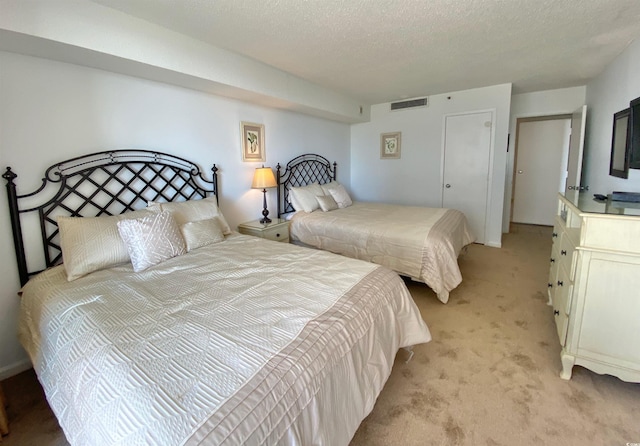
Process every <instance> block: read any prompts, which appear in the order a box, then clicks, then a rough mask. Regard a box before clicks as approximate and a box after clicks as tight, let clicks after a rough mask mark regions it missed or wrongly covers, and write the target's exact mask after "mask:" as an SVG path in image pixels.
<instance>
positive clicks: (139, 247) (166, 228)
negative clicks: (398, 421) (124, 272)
mask: <svg viewBox="0 0 640 446" xmlns="http://www.w3.org/2000/svg"><path fill="white" fill-rule="evenodd" d="M118 231H119V232H120V236H121V237H122V240H124V243H125V245H127V250H128V251H129V256H130V257H131V264H132V265H133V270H134V271H135V272H140V271H144V270H145V269H147V268H149V267H151V266H153V265H157V264H158V263H160V262H164V261H165V260H167V259H170V258H172V257H176V256H179V255H182V254H184V253H186V252H187V246H186V245H185V242H184V238H183V237H182V233H181V232H180V228H179V227H178V225H177V223H176V220H175V219H174V218H173V215H172V214H171V213H170V212H168V211H163V212H160V213H157V214H152V215H149V216H147V217H142V218H136V219H133V220H121V221H119V222H118Z"/></svg>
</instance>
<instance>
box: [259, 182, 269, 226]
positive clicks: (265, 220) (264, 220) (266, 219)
mask: <svg viewBox="0 0 640 446" xmlns="http://www.w3.org/2000/svg"><path fill="white" fill-rule="evenodd" d="M262 193H263V194H264V195H263V201H262V204H263V208H264V209H262V219H261V220H260V223H262V224H263V225H266V224H267V223H271V219H270V218H269V217H267V215H269V210H268V209H267V189H262Z"/></svg>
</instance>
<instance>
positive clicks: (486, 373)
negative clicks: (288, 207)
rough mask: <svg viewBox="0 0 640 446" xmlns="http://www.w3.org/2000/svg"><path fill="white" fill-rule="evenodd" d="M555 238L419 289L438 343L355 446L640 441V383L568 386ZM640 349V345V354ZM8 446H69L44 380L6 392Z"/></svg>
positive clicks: (404, 366)
mask: <svg viewBox="0 0 640 446" xmlns="http://www.w3.org/2000/svg"><path fill="white" fill-rule="evenodd" d="M550 234H551V228H546V227H536V226H526V225H514V226H513V228H512V232H511V233H510V234H507V235H505V237H504V239H503V247H502V249H495V248H488V247H485V246H481V245H472V246H470V247H469V248H468V251H467V253H466V254H464V255H463V256H461V257H460V260H459V261H460V266H461V269H462V273H463V277H464V281H463V283H462V284H461V285H460V286H459V287H458V288H457V289H456V290H454V291H453V292H452V294H451V298H450V301H449V303H448V304H447V305H443V304H441V303H440V302H439V301H438V300H437V299H436V298H435V295H434V294H433V292H432V291H431V290H429V289H428V288H427V287H426V286H425V285H422V284H418V283H411V282H409V283H408V286H409V289H410V291H411V294H412V295H413V297H414V299H415V301H416V303H417V304H418V306H419V308H420V311H421V312H422V315H423V318H424V319H425V321H426V322H427V324H428V325H429V328H430V329H431V332H432V335H433V341H432V342H430V343H429V344H425V345H420V346H417V347H415V349H414V351H415V356H414V357H413V359H412V360H411V361H410V362H409V363H405V362H404V360H405V359H406V357H407V353H406V352H405V351H404V350H401V351H400V352H399V353H398V356H397V358H396V363H395V366H394V369H393V372H392V374H391V377H390V378H389V381H388V382H387V384H386V386H385V388H384V389H383V391H382V394H381V395H380V397H379V398H378V401H377V403H376V406H375V408H374V410H373V412H372V413H371V414H370V415H369V417H367V419H365V421H364V422H363V423H362V425H361V426H360V429H359V430H358V432H357V433H356V435H355V437H354V439H353V441H352V444H351V445H352V446H365V445H366V446H376V445H474V446H476V445H489V446H494V445H505V446H506V445H514V444H522V445H580V446H584V445H625V444H626V443H631V442H635V443H640V384H632V383H625V382H622V381H620V380H619V379H617V378H614V377H611V376H607V375H603V376H601V375H597V374H595V373H593V372H590V371H588V370H586V369H583V368H581V367H578V366H576V367H574V372H573V378H572V379H571V380H570V381H563V380H561V379H560V378H559V377H558V374H559V371H560V367H561V365H560V345H559V343H558V338H557V334H556V330H555V327H554V325H553V324H554V322H553V315H552V310H551V308H550V307H548V306H547V305H546V301H547V297H546V284H547V276H548V271H549V264H548V258H549V253H550V249H551V248H550V246H551V245H550ZM639 348H640V346H639ZM2 386H3V388H4V391H5V394H6V396H7V399H8V402H9V408H8V413H9V422H10V428H11V434H10V435H9V436H7V437H4V439H3V440H4V443H3V446H4V445H5V444H6V445H7V446H13V445H39V446H52V445H56V446H58V445H66V444H67V443H66V441H65V439H64V436H63V435H62V433H61V432H60V430H59V428H58V426H57V423H56V421H55V419H54V417H53V415H52V414H51V412H50V410H49V408H48V406H47V405H46V402H45V400H44V398H43V394H42V391H41V389H40V387H39V385H38V383H37V381H36V379H35V375H34V374H33V372H32V371H29V372H25V373H22V374H20V375H17V376H15V377H13V378H10V379H7V380H5V381H4V382H2Z"/></svg>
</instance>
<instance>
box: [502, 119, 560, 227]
mask: <svg viewBox="0 0 640 446" xmlns="http://www.w3.org/2000/svg"><path fill="white" fill-rule="evenodd" d="M571 116H572V114H571V113H563V114H558V115H542V116H529V117H524V118H517V119H516V140H515V141H514V145H513V171H512V172H511V203H510V206H509V207H510V209H509V232H511V224H512V223H513V207H514V202H515V199H516V171H517V170H518V169H517V167H518V145H519V143H520V124H521V123H523V122H537V121H556V120H560V119H569V121H571Z"/></svg>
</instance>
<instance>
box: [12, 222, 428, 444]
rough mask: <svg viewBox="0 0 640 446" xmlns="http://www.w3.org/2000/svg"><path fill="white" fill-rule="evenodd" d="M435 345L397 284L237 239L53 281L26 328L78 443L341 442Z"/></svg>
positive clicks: (340, 261)
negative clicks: (407, 355) (395, 378)
mask: <svg viewBox="0 0 640 446" xmlns="http://www.w3.org/2000/svg"><path fill="white" fill-rule="evenodd" d="M430 338H431V337H430V334H429V331H428V329H427V326H426V325H425V323H424V321H423V320H422V318H421V317H420V314H419V312H418V310H417V308H416V306H415V304H414V303H413V301H412V299H411V296H410V295H409V293H408V291H407V289H406V287H405V286H404V284H403V282H402V280H400V278H399V277H398V276H397V274H395V273H393V272H392V271H390V270H388V269H386V268H380V267H377V266H375V265H372V264H369V263H365V262H360V261H356V260H351V259H347V258H344V257H340V256H335V255H333V254H329V253H325V252H321V251H316V250H309V249H305V248H299V247H295V246H292V245H288V244H284V243H277V242H270V241H266V240H262V239H258V238H253V237H247V236H242V235H235V234H234V235H231V236H228V237H227V240H225V241H224V242H221V243H218V244H214V245H210V246H207V247H204V248H200V249H197V250H194V251H192V252H191V253H189V254H186V255H183V256H180V257H177V258H173V259H170V260H168V261H166V262H164V263H162V264H161V265H157V266H156V267H152V268H150V269H149V270H147V271H144V272H142V273H134V272H133V271H132V268H131V266H130V265H126V266H124V265H123V266H119V267H116V268H111V269H109V270H104V271H98V272H95V273H92V274H90V275H88V276H85V277H83V278H80V279H77V280H76V281H74V282H67V281H66V280H65V276H64V271H63V269H62V267H56V268H53V269H50V270H48V271H46V272H44V273H42V274H41V275H39V276H37V277H36V278H34V279H32V280H31V281H30V282H29V283H28V284H27V285H26V286H25V287H24V289H23V297H22V310H21V320H20V339H21V341H22V343H23V345H24V346H25V348H26V349H27V351H28V353H29V355H30V356H31V359H32V361H33V364H34V368H35V370H36V372H37V374H38V378H39V380H40V382H41V383H42V385H43V388H44V390H45V393H46V396H47V399H48V401H49V403H50V405H51V407H52V409H53V411H54V413H55V414H56V416H57V417H58V420H59V422H60V425H61V426H62V428H63V430H64V432H65V435H66V436H67V438H68V440H69V441H70V443H71V444H73V445H106V444H120V445H136V444H153V445H177V444H229V445H235V444H268V445H271V444H329V445H340V444H347V443H348V442H349V440H350V439H351V437H352V436H353V434H354V433H355V430H356V429H357V427H358V425H359V424H360V422H361V421H362V419H363V418H364V417H365V416H366V415H367V414H368V413H369V412H370V411H371V409H372V408H373V405H374V403H375V399H376V397H377V395H378V394H379V392H380V390H381V388H382V386H383V385H384V383H385V381H386V379H387V378H388V376H389V373H390V371H391V367H392V365H393V361H394V357H395V354H396V352H397V350H398V348H400V347H404V346H411V345H414V344H418V343H423V342H428V341H429V340H430Z"/></svg>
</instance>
